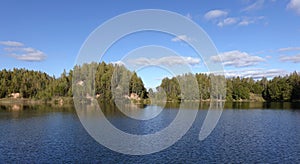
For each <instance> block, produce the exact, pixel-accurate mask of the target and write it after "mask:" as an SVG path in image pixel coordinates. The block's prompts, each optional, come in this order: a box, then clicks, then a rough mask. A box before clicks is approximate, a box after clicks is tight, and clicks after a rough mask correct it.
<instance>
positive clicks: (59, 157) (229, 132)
mask: <svg viewBox="0 0 300 164" xmlns="http://www.w3.org/2000/svg"><path fill="white" fill-rule="evenodd" d="M0 107H1V109H0V162H1V163H6V162H21V163H23V162H26V163H31V162H38V163H57V162H72V163H73V162H84V163H86V162H92V163H96V162H100V163H200V162H202V163H203V162H204V163H213V162H215V163H254V162H259V163H300V110H298V109H299V104H282V103H278V104H261V105H257V104H230V106H229V107H227V108H229V109H226V110H224V111H223V114H222V116H221V119H220V120H219V123H218V124H217V126H216V128H215V129H214V131H213V132H212V133H211V135H209V137H208V138H206V139H205V140H204V141H199V140H198V137H199V136H198V135H199V131H200V128H201V125H202V123H203V120H204V118H205V114H206V113H207V110H199V112H198V116H197V118H196V121H195V122H194V124H193V126H192V128H191V129H190V130H189V131H188V133H187V134H186V135H184V136H183V137H182V138H181V139H180V140H179V141H178V142H177V143H176V144H174V145H173V146H171V147H169V148H167V149H165V150H163V151H161V152H157V153H154V154H150V155H144V156H131V155H124V154H120V153H117V152H114V151H112V150H110V149H108V148H106V147H104V146H102V145H100V144H98V143H97V142H96V141H95V140H94V139H93V138H92V137H90V136H89V134H88V133H87V132H86V131H85V129H84V128H83V126H82V125H81V123H80V121H79V119H78V117H77V114H76V111H75V109H74V108H73V107H53V106H52V107H51V106H24V105H19V106H18V105H17V106H16V105H14V106H4V105H2V106H0ZM204 108H205V107H204ZM149 109H151V107H148V110H149ZM105 110H108V111H107V113H106V115H107V117H108V118H109V120H110V121H111V122H112V123H113V124H114V125H115V126H116V127H118V128H120V129H123V130H124V131H128V132H130V133H135V134H148V133H154V132H156V131H159V130H160V129H162V128H164V127H165V126H167V125H168V124H169V123H170V122H171V121H172V120H173V119H174V117H175V116H176V114H177V112H178V109H176V107H172V106H170V107H168V108H166V109H164V111H163V112H162V113H161V114H160V115H158V116H157V117H156V118H155V119H152V120H150V121H141V122H138V121H132V120H131V121H130V120H129V121H128V119H127V121H126V118H125V117H124V116H123V115H122V114H120V113H118V112H116V111H115V110H116V109H111V108H108V109H105ZM120 139H121V138H120Z"/></svg>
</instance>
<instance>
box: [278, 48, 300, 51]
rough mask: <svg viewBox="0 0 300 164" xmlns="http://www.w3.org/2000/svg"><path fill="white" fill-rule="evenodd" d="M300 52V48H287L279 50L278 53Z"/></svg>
mask: <svg viewBox="0 0 300 164" xmlns="http://www.w3.org/2000/svg"><path fill="white" fill-rule="evenodd" d="M287 51H300V47H286V48H280V49H278V52H287Z"/></svg>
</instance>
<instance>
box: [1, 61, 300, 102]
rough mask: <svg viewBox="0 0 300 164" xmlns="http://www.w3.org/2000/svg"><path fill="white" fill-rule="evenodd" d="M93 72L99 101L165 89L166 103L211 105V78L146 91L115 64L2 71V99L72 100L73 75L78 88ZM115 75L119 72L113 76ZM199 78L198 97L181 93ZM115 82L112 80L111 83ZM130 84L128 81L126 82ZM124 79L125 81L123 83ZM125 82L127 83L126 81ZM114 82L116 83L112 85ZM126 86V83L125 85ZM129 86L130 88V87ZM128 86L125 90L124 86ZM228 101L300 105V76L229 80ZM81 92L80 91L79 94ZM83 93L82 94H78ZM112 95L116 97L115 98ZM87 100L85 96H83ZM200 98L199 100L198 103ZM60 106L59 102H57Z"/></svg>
mask: <svg viewBox="0 0 300 164" xmlns="http://www.w3.org/2000/svg"><path fill="white" fill-rule="evenodd" d="M91 68H94V70H95V71H96V72H95V73H94V78H92V79H95V84H94V85H93V87H94V88H90V89H89V90H90V92H91V93H92V92H93V91H95V93H96V95H97V98H98V100H109V101H110V100H112V99H113V98H118V96H122V97H124V96H127V97H128V98H131V95H132V94H134V95H135V96H136V97H135V99H136V98H138V99H141V100H144V99H147V98H148V96H149V97H154V98H156V99H158V100H161V99H160V97H162V96H163V95H160V94H161V92H160V90H161V89H163V90H164V92H165V94H166V96H167V101H181V100H200V101H208V100H209V99H210V92H211V90H212V89H211V81H210V80H211V76H213V75H208V74H202V73H197V74H195V75H193V74H185V75H181V76H177V77H173V78H164V79H163V80H162V82H161V84H160V86H158V87H157V88H156V90H157V91H158V92H155V91H153V90H152V89H149V90H148V91H147V90H146V88H145V87H144V84H143V81H142V79H141V78H140V77H138V76H137V74H136V73H135V72H131V71H129V70H127V69H126V68H125V67H124V66H120V65H115V64H106V63H104V62H102V63H91V64H84V65H82V66H75V67H74V69H73V70H70V71H69V72H66V71H64V72H63V73H62V74H61V76H60V77H58V78H57V77H55V76H49V75H48V74H46V73H44V72H41V71H32V70H27V69H13V70H6V69H3V70H1V71H0V98H1V99H2V100H5V101H8V100H9V99H20V98H22V99H25V100H39V101H43V102H45V101H58V100H61V99H62V98H64V99H63V100H70V99H68V98H71V97H72V95H73V93H72V79H73V75H74V71H79V72H80V77H75V78H76V80H77V81H76V84H78V83H80V82H86V83H88V82H87V80H91V78H89V77H91V76H92V74H91V73H92V72H91ZM114 72H119V73H117V74H114ZM194 77H195V78H196V79H197V82H198V87H199V88H198V89H199V94H200V95H195V94H194V93H193V89H192V88H191V89H189V90H191V91H192V92H190V93H185V95H184V94H183V93H181V91H180V86H179V82H178V79H182V78H184V79H185V83H186V84H188V83H189V78H194ZM112 78H113V79H112ZM128 78H129V79H130V81H128V80H127V81H126V79H128ZM122 79H123V81H122ZM124 79H125V80H124ZM112 81H113V82H112ZM126 82H127V83H126ZM128 83H129V86H128V85H127V84H128ZM126 85H127V86H128V88H126V87H125V86H126ZM226 85H227V86H226V100H227V101H268V102H274V101H298V100H300V74H299V73H297V72H293V73H291V74H290V75H286V76H277V77H274V78H272V79H267V78H262V79H260V80H254V79H252V78H240V77H233V78H227V79H226ZM77 91H79V90H77ZM79 92H80V91H79ZM112 92H115V93H116V94H115V95H114V96H113V94H112ZM84 96H85V95H84ZM196 98H197V99H196ZM58 103H59V102H58Z"/></svg>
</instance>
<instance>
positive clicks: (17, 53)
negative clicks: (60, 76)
mask: <svg viewBox="0 0 300 164" xmlns="http://www.w3.org/2000/svg"><path fill="white" fill-rule="evenodd" d="M0 44H1V45H4V46H7V47H4V51H6V52H7V53H8V54H7V55H8V56H10V57H13V58H15V59H17V60H22V61H42V60H45V59H46V57H47V56H46V54H45V53H43V52H42V51H40V50H37V49H34V48H31V47H24V44H23V43H20V42H14V41H1V42H0Z"/></svg>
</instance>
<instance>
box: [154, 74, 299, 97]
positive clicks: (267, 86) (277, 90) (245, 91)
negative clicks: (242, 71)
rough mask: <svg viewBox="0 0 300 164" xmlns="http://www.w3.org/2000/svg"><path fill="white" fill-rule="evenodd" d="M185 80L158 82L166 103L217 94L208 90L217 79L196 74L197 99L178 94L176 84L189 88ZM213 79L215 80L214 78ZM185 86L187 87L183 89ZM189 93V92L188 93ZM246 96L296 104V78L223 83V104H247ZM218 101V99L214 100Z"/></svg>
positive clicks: (189, 94)
mask: <svg viewBox="0 0 300 164" xmlns="http://www.w3.org/2000/svg"><path fill="white" fill-rule="evenodd" d="M189 76H191V75H181V76H177V77H173V78H172V79H169V78H165V79H163V80H162V83H161V85H160V87H161V88H162V89H163V90H164V91H165V92H166V95H167V98H168V100H169V101H178V100H181V99H185V100H195V99H196V97H197V96H199V98H198V99H199V100H208V99H210V98H211V97H210V95H211V93H214V92H216V90H218V91H219V93H221V95H222V94H223V93H222V92H220V89H221V88H222V86H218V85H219V84H222V83H219V84H218V85H216V84H214V85H213V86H217V87H216V88H211V86H212V84H211V81H212V80H211V79H212V78H215V79H214V80H213V81H214V82H216V81H217V80H218V78H220V77H218V76H214V75H212V74H211V75H207V74H196V75H195V77H196V79H197V82H198V89H199V95H195V94H194V93H192V92H191V93H181V92H180V90H181V87H182V86H179V83H178V81H180V80H183V79H185V80H186V81H184V82H183V83H182V84H184V85H186V84H189V81H190V80H188V79H189ZM216 77H217V78H216ZM186 86H188V85H186ZM189 91H193V89H191V88H190V89H189ZM250 95H256V96H258V98H259V97H263V98H264V99H265V100H266V101H294V100H300V74H298V73H297V72H294V73H292V74H290V75H288V76H284V77H281V76H278V77H274V78H273V79H270V80H268V79H267V78H262V79H261V80H254V79H252V78H240V77H233V78H228V79H226V100H227V101H242V100H250V98H251V97H250ZM218 99H220V98H219V97H218Z"/></svg>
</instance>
